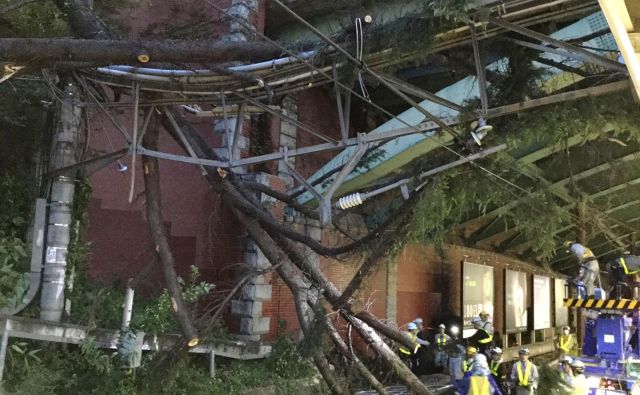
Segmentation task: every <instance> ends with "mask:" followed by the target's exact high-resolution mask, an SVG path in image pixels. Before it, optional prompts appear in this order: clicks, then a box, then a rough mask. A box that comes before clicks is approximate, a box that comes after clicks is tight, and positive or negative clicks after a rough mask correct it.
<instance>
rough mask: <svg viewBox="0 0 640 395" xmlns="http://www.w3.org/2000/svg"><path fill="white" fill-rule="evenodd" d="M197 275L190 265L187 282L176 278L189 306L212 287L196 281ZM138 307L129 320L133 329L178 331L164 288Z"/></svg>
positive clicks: (195, 269)
mask: <svg viewBox="0 0 640 395" xmlns="http://www.w3.org/2000/svg"><path fill="white" fill-rule="evenodd" d="M199 277H200V273H199V272H198V268H197V267H195V266H191V273H190V278H189V282H188V283H185V282H184V280H182V278H178V282H179V283H180V286H181V287H182V297H183V298H184V301H185V303H186V304H187V306H189V307H194V306H195V305H196V304H197V302H198V301H199V300H200V299H201V298H202V297H203V296H205V295H207V294H208V293H209V292H210V291H211V290H212V289H213V288H214V285H213V284H210V283H207V282H205V281H198V279H199ZM139 309H140V310H139V312H136V314H134V315H133V317H132V320H131V327H132V328H133V329H135V330H141V331H145V332H155V333H163V332H177V331H178V326H177V324H176V322H175V321H174V319H173V315H172V313H171V298H170V297H169V293H168V292H167V290H166V289H165V290H163V291H162V293H161V294H160V295H159V296H158V297H156V298H152V299H149V300H146V301H144V302H143V303H142V306H141V307H140V308H139Z"/></svg>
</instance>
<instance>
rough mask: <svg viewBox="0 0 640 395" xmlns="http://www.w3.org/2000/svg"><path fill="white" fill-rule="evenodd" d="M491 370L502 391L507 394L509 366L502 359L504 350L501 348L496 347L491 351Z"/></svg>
mask: <svg viewBox="0 0 640 395" xmlns="http://www.w3.org/2000/svg"><path fill="white" fill-rule="evenodd" d="M489 370H490V371H491V375H492V376H493V379H494V380H495V381H496V383H497V384H498V387H499V388H500V391H502V392H503V393H506V392H507V391H505V390H506V382H507V374H508V371H507V364H506V363H505V362H504V359H502V349H501V348H500V347H494V348H492V349H491V359H490V360H489Z"/></svg>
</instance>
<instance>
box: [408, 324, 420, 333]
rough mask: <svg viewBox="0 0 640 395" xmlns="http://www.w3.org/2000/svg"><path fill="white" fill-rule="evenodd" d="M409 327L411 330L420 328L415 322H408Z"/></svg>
mask: <svg viewBox="0 0 640 395" xmlns="http://www.w3.org/2000/svg"><path fill="white" fill-rule="evenodd" d="M407 329H408V330H410V331H412V330H415V329H418V325H416V323H415V322H410V323H408V324H407Z"/></svg>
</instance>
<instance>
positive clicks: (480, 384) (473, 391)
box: [466, 376, 491, 395]
mask: <svg viewBox="0 0 640 395" xmlns="http://www.w3.org/2000/svg"><path fill="white" fill-rule="evenodd" d="M490 394H491V393H490V392H489V380H488V379H487V378H486V377H484V376H471V377H469V392H468V393H467V394H466V395H490Z"/></svg>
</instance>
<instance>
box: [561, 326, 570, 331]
mask: <svg viewBox="0 0 640 395" xmlns="http://www.w3.org/2000/svg"><path fill="white" fill-rule="evenodd" d="M562 330H568V331H570V330H571V328H569V327H568V326H563V327H562Z"/></svg>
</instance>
